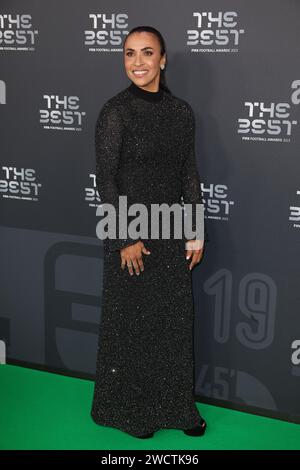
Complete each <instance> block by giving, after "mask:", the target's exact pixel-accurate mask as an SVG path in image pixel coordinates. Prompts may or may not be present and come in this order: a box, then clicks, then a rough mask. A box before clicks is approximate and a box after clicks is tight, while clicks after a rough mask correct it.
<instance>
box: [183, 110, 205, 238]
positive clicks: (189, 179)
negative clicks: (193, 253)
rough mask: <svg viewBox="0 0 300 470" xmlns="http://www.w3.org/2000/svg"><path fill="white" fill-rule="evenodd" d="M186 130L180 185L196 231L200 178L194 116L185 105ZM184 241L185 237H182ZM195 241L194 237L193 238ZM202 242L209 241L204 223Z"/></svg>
mask: <svg viewBox="0 0 300 470" xmlns="http://www.w3.org/2000/svg"><path fill="white" fill-rule="evenodd" d="M187 110H188V130H187V135H186V140H185V147H184V151H185V152H186V153H185V158H184V162H183V167H182V175H181V183H182V186H181V188H182V191H181V194H182V198H183V202H184V204H191V207H192V229H193V231H195V230H196V204H203V198H202V192H201V183H200V177H199V173H198V169H197V164H196V155H195V115H194V111H193V109H192V107H191V106H190V105H189V104H187ZM184 238H185V240H186V237H184ZM193 239H195V236H194V238H193ZM204 240H205V241H209V238H208V234H207V230H206V224H205V223H204Z"/></svg>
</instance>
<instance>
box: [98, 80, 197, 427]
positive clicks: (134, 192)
mask: <svg viewBox="0 0 300 470" xmlns="http://www.w3.org/2000/svg"><path fill="white" fill-rule="evenodd" d="M194 133H195V118H194V113H193V110H192V107H191V106H190V105H189V104H188V103H187V102H186V101H185V100H183V99H180V98H178V97H176V96H174V95H172V94H169V93H168V92H166V91H165V90H164V89H162V88H160V89H159V90H158V91H157V92H150V91H146V90H144V89H141V88H140V87H138V86H137V85H135V84H134V83H133V82H132V83H131V85H130V86H129V87H127V88H125V89H124V90H122V91H121V92H120V93H118V94H117V95H115V96H113V97H112V98H110V99H109V100H108V101H107V102H106V103H105V104H104V105H103V107H102V109H101V110H100V112H99V115H98V119H97V122H96V127H95V148H96V184H97V189H98V191H99V195H100V199H101V202H109V203H111V204H114V206H115V208H116V209H118V196H119V195H121V194H122V195H126V196H127V198H128V205H129V204H131V203H136V202H140V203H143V204H145V205H146V206H150V204H151V203H159V204H161V203H164V202H166V203H168V204H172V203H175V202H176V203H178V202H180V198H181V196H182V197H183V200H184V202H187V203H192V204H196V203H200V202H202V195H201V190H200V178H199V175H198V171H197V167H196V161H195V153H194ZM135 242H136V240H132V239H130V238H127V239H115V240H112V239H111V240H109V239H106V240H104V241H103V247H104V266H103V270H104V271H103V286H102V304H101V307H102V309H101V312H102V313H101V321H100V323H99V339H98V351H97V363H96V375H95V386H94V396H93V401H92V408H91V417H92V419H93V420H94V421H95V422H96V423H97V424H99V425H103V426H111V427H116V428H118V429H120V430H122V431H124V432H127V433H129V434H131V435H133V436H138V435H142V434H148V433H150V432H153V431H157V430H159V429H163V428H173V429H176V428H177V429H178V428H179V429H189V428H192V427H194V426H196V425H199V424H200V422H201V416H200V414H199V412H198V409H197V407H196V405H195V401H194V395H193V393H194V357H193V354H194V353H193V320H194V309H193V295H192V278H191V272H190V270H189V269H188V266H189V264H190V260H186V259H185V239H184V238H183V239H172V237H171V238H170V239H169V240H168V239H160V238H159V239H157V240H155V239H150V237H149V238H143V242H144V244H145V246H146V248H148V249H149V250H150V251H151V254H150V255H145V254H143V262H144V268H145V269H144V271H143V272H141V274H140V275H139V276H137V275H136V274H134V275H133V276H131V275H130V274H129V271H128V269H127V267H126V269H124V270H122V269H121V257H120V251H119V250H120V249H121V248H123V247H125V246H128V245H130V244H132V243H135Z"/></svg>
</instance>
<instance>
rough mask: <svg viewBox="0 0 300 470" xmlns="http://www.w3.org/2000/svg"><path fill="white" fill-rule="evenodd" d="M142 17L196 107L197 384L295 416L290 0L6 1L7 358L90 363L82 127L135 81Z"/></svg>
mask: <svg viewBox="0 0 300 470" xmlns="http://www.w3.org/2000/svg"><path fill="white" fill-rule="evenodd" d="M138 25H151V26H154V27H155V28H157V29H158V30H159V31H160V32H161V33H162V35H163V37H164V38H165V41H166V46H167V68H166V79H167V85H168V87H169V88H170V90H171V91H172V93H173V94H175V95H176V96H179V97H181V98H183V99H185V100H187V101H188V102H189V103H190V104H191V106H192V107H193V109H194V112H195V116H196V156H197V165H198V170H199V175H200V177H201V183H202V191H203V198H204V203H205V221H206V228H207V232H208V235H209V242H208V243H206V246H205V252H204V257H203V259H202V261H201V263H200V264H199V265H198V266H197V267H196V268H195V269H194V271H193V286H194V304H195V335H194V351H195V397H196V399H197V400H199V402H205V403H212V404H216V405H220V406H228V407H230V408H235V409H240V410H244V411H246V412H250V413H258V414H262V415H266V416H273V417H277V418H281V419H286V420H290V421H294V422H300V400H299V395H300V267H299V264H300V256H299V255H300V154H299V146H300V132H299V126H300V123H299V120H300V70H299V56H300V41H299V31H300V2H299V1H297V0H264V1H263V2H261V1H258V0H252V1H251V2H249V1H247V0H226V1H224V0H213V1H212V0H209V1H208V0H207V1H206V0H205V1H199V0H197V1H194V0H190V1H187V2H183V1H182V2H176V3H174V2H172V1H171V0H169V1H165V2H161V1H157V0H152V1H151V2H148V3H143V2H138V1H126V2H121V1H103V2H98V1H93V0H88V1H85V2H82V1H79V0H77V1H74V0H63V1H58V0H54V1H53V0H52V1H45V0H44V1H38V0H26V1H24V0H22V1H21V0H13V1H5V0H2V1H1V5H0V103H1V104H0V117H1V128H0V136H1V167H0V171H1V176H0V210H1V222H0V225H1V226H0V233H1V243H0V252H1V274H0V292H1V310H0V345H1V347H0V349H1V358H2V362H5V360H6V362H7V363H11V364H19V365H24V366H25V367H33V368H37V369H38V368H42V369H45V370H49V371H55V372H59V373H62V374H70V375H75V376H78V377H85V378H90V379H93V377H94V374H95V368H96V353H97V338H98V328H99V322H100V319H101V295H102V281H103V277H102V276H103V272H102V267H103V246H102V242H101V241H100V240H99V239H98V238H97V236H96V224H97V222H98V217H96V208H97V206H98V205H99V203H100V202H99V201H100V199H99V197H98V193H97V189H96V184H95V149H94V129H95V123H96V119H97V116H98V113H99V111H100V109H101V107H102V106H103V104H104V102H105V101H107V100H108V99H109V98H110V97H112V96H114V95H115V94H117V93H118V92H119V91H121V90H123V89H124V88H125V87H127V86H129V84H130V82H129V79H128V77H127V75H126V73H125V69H124V64H123V49H122V43H123V40H124V38H125V36H126V34H128V32H129V31H130V29H132V28H133V27H135V26H138ZM153 302H155V299H153ZM175 366H176V365H175ZM0 367H1V366H0Z"/></svg>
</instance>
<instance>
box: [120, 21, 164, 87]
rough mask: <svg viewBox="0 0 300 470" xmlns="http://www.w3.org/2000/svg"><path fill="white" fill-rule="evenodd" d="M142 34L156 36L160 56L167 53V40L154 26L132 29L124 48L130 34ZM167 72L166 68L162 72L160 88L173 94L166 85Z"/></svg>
mask: <svg viewBox="0 0 300 470" xmlns="http://www.w3.org/2000/svg"><path fill="white" fill-rule="evenodd" d="M142 32H146V33H152V34H155V36H156V37H157V39H158V40H159V44H160V55H161V56H163V55H164V54H165V52H166V44H165V40H164V38H163V37H162V35H161V34H160V32H159V31H158V30H157V29H155V28H153V27H152V26H136V27H135V28H133V29H131V30H130V31H129V33H128V34H127V35H126V37H125V40H124V44H123V48H125V43H126V40H127V38H128V36H129V35H130V34H133V33H142ZM165 70H166V69H165V68H164V69H163V70H160V79H159V86H160V87H161V88H163V89H164V90H165V91H166V92H167V93H170V94H171V90H170V89H169V88H168V86H167V84H166V77H165Z"/></svg>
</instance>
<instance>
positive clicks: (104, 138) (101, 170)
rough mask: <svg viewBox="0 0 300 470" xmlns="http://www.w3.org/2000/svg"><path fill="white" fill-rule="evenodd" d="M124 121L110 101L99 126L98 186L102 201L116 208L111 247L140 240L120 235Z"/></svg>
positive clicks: (108, 240)
mask: <svg viewBox="0 0 300 470" xmlns="http://www.w3.org/2000/svg"><path fill="white" fill-rule="evenodd" d="M123 130H124V128H123V122H122V118H121V116H120V112H119V110H118V108H117V107H116V106H112V105H111V104H110V103H108V102H106V103H105V104H104V106H103V107H102V109H101V111H100V113H99V115H98V118H97V121H96V126H95V150H96V187H97V190H98V193H99V196H100V200H101V201H100V202H101V204H102V203H109V204H112V205H113V206H114V207H115V211H116V238H115V239H112V238H107V239H105V240H106V241H107V246H108V250H109V251H115V250H120V249H122V248H125V247H126V246H129V245H132V244H134V243H137V241H138V239H131V238H126V239H125V238H118V237H119V223H118V220H119V191H118V185H117V181H116V176H117V172H118V167H119V161H120V156H121V149H122V139H123V135H124V134H123Z"/></svg>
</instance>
